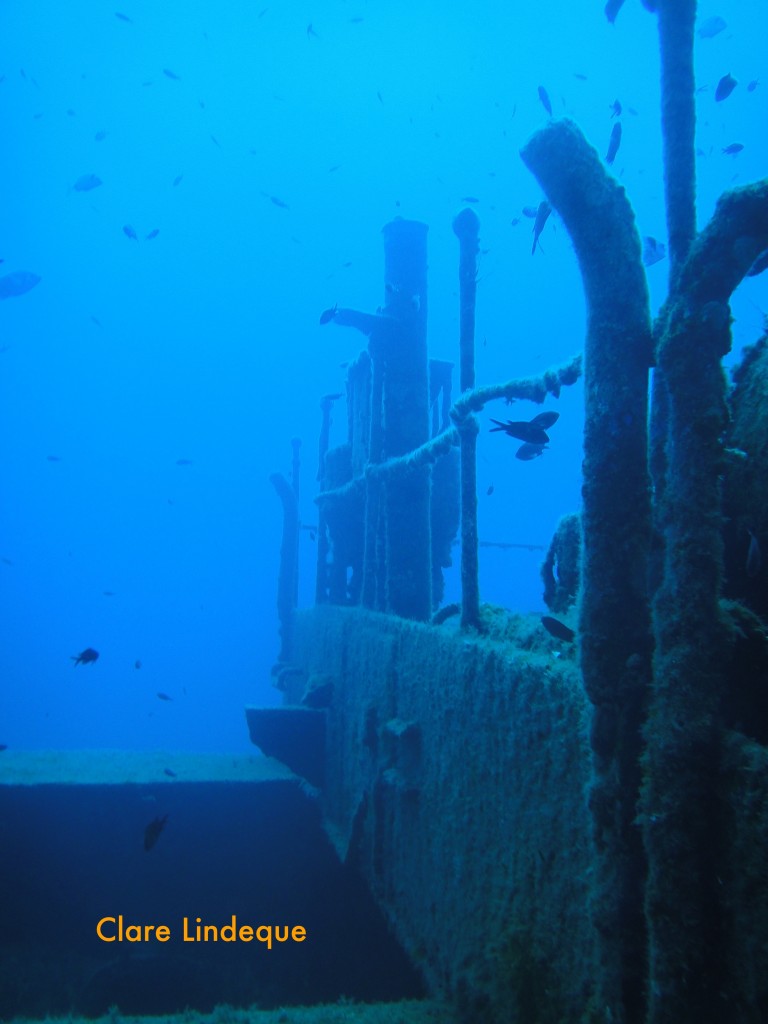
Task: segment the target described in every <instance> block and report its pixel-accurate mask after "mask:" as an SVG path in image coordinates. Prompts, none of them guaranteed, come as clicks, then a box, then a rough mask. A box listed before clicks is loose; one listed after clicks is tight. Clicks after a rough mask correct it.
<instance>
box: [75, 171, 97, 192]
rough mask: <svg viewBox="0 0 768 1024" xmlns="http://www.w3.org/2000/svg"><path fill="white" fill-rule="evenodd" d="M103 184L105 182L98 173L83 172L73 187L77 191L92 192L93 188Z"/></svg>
mask: <svg viewBox="0 0 768 1024" xmlns="http://www.w3.org/2000/svg"><path fill="white" fill-rule="evenodd" d="M101 184H103V182H102V180H101V178H100V177H98V175H96V174H81V175H80V177H79V178H78V179H77V181H76V182H75V184H74V185H73V186H72V188H73V189H74V190H75V192H90V191H91V189H92V188H98V187H99V185H101Z"/></svg>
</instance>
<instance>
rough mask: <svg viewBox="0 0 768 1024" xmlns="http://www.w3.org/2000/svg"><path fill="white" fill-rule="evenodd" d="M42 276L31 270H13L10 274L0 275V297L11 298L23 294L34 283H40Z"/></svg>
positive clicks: (33, 285) (32, 286)
mask: <svg viewBox="0 0 768 1024" xmlns="http://www.w3.org/2000/svg"><path fill="white" fill-rule="evenodd" d="M41 281H42V277H40V275H39V274H33V273H32V271H31V270H15V271H14V272H13V273H12V274H4V275H3V277H0V299H12V298H15V297H16V296H17V295H24V294H25V293H26V292H28V291H30V290H31V289H32V288H34V287H35V285H38V284H40V282H41Z"/></svg>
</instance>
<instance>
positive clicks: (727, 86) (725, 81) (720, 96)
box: [715, 74, 739, 103]
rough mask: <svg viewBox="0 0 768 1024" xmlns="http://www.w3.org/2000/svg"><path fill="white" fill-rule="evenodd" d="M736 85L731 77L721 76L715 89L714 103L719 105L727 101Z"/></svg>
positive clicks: (729, 75)
mask: <svg viewBox="0 0 768 1024" xmlns="http://www.w3.org/2000/svg"><path fill="white" fill-rule="evenodd" d="M738 84H739V83H738V82H737V81H736V79H735V78H734V77H733V75H731V74H728V75H723V77H722V78H721V79H720V81H719V82H718V83H717V88H716V89H715V102H716V103H720V102H721V101H722V100H727V99H728V97H729V96H730V95H731V93H732V92H733V90H734V89H735V88H736V86H737V85H738Z"/></svg>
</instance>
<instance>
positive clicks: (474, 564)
mask: <svg viewBox="0 0 768 1024" xmlns="http://www.w3.org/2000/svg"><path fill="white" fill-rule="evenodd" d="M479 227H480V222H479V220H478V218H477V215H476V214H475V213H474V212H473V211H472V210H470V209H465V210H462V211H461V213H460V214H458V215H457V216H456V217H455V218H454V221H453V232H454V234H455V235H456V237H457V238H458V240H459V252H460V257H459V294H460V300H459V317H460V320H459V322H460V338H459V351H460V390H461V391H462V392H464V391H466V390H467V389H469V388H473V387H474V386H475V301H476V296H477V253H478V251H479V246H478V230H479ZM457 427H458V430H459V440H460V442H461V453H460V459H461V624H462V626H465V627H466V626H473V627H475V628H477V627H478V626H479V625H480V584H479V582H478V555H477V547H478V545H477V434H478V429H479V428H478V426H477V420H476V419H475V417H474V416H467V417H465V418H464V419H463V420H461V422H460V423H457Z"/></svg>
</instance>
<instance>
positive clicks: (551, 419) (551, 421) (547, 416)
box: [530, 409, 560, 430]
mask: <svg viewBox="0 0 768 1024" xmlns="http://www.w3.org/2000/svg"><path fill="white" fill-rule="evenodd" d="M559 419H560V413H559V412H555V411H554V409H553V410H550V412H540V413H539V415H538V416H534V417H533V419H532V420H531V421H530V422H531V426H532V427H541V429H542V430H549V428H550V427H553V426H554V425H555V424H556V423H557V421H558V420H559Z"/></svg>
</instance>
